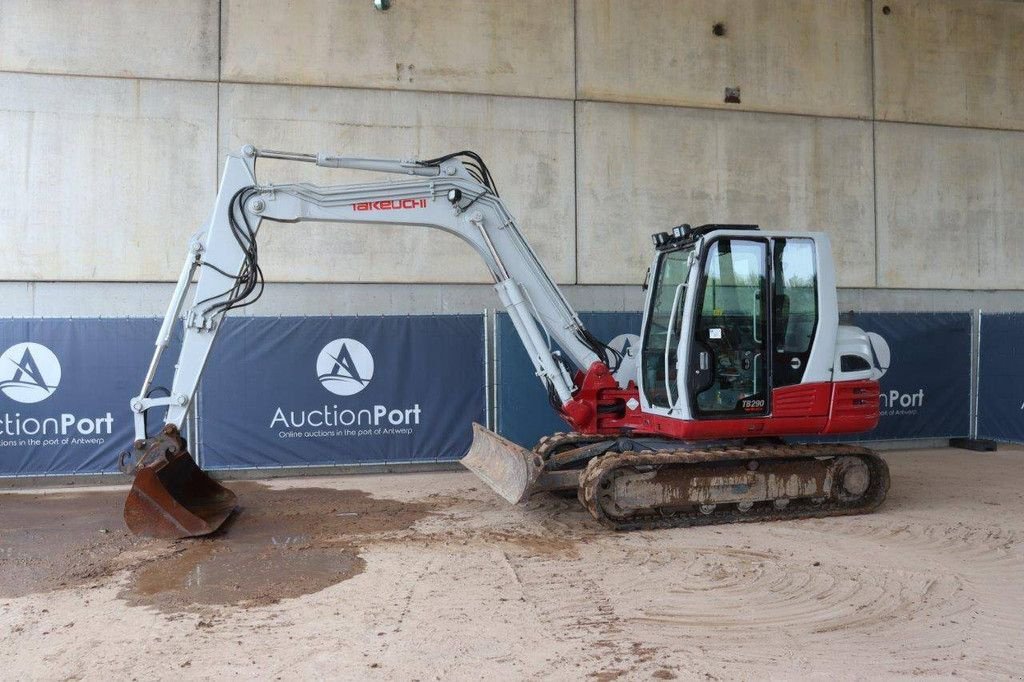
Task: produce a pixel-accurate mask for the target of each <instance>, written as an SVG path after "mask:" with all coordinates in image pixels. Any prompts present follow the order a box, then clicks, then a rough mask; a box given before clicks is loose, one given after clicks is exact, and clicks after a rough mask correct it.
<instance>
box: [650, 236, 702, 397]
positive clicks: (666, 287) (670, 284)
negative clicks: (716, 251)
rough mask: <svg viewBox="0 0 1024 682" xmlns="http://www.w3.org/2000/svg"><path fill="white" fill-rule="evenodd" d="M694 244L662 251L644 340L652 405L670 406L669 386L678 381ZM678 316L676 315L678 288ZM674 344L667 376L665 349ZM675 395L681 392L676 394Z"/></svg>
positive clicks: (655, 276)
mask: <svg viewBox="0 0 1024 682" xmlns="http://www.w3.org/2000/svg"><path fill="white" fill-rule="evenodd" d="M692 254H693V247H690V248H684V249H679V250H677V251H669V252H666V253H664V254H662V255H661V258H660V259H659V261H658V268H657V271H656V272H655V275H654V283H653V285H652V286H653V287H654V289H653V291H652V292H651V303H650V309H649V310H648V312H647V330H646V336H645V338H644V343H643V363H642V365H643V366H642V371H643V378H644V394H645V395H646V396H647V401H648V402H649V403H651V404H652V405H658V406H660V407H670V405H669V391H668V386H669V384H671V385H672V386H673V387H674V386H675V382H676V361H675V360H676V359H675V348H676V347H677V346H678V345H679V337H680V332H681V330H682V324H683V315H682V307H683V302H684V299H685V298H686V280H687V278H688V277H689V275H690V258H691V255H692ZM677 291H678V292H679V302H678V303H677V304H676V306H675V307H676V310H675V317H674V318H673V316H672V312H673V310H672V308H673V304H674V303H675V302H676V292H677ZM670 343H671V344H672V350H671V351H670V353H669V362H668V375H667V376H666V363H665V349H666V347H667V346H668V345H669V344H670ZM674 393H675V391H674V390H673V395H672V397H673V398H677V397H678V396H676V395H674Z"/></svg>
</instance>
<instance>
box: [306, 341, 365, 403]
mask: <svg viewBox="0 0 1024 682" xmlns="http://www.w3.org/2000/svg"><path fill="white" fill-rule="evenodd" d="M316 374H317V379H319V380H320V384H321V385H322V386H323V387H324V388H326V389H327V390H328V391H330V392H331V393H333V394H335V395H355V394H356V393H359V392H360V391H361V390H363V389H364V388H366V386H367V384H369V383H370V379H372V378H373V355H371V354H370V349H368V348H367V347H366V346H364V345H363V344H361V343H360V342H358V341H356V340H355V339H335V340H334V341H331V342H330V343H329V344H327V345H326V346H324V347H323V350H321V351H320V355H319V356H318V357H317V359H316Z"/></svg>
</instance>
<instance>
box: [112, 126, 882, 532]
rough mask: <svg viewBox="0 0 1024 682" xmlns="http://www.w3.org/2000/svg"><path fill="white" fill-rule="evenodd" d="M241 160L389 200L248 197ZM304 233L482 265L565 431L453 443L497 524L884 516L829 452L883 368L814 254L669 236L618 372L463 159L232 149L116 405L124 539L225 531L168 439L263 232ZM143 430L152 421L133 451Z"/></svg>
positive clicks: (658, 243)
mask: <svg viewBox="0 0 1024 682" xmlns="http://www.w3.org/2000/svg"><path fill="white" fill-rule="evenodd" d="M261 158H265V159H280V160H285V161H293V162H297V163H310V164H316V165H317V166H322V167H326V168H347V169H357V170H365V171H371V172H377V173H394V174H399V175H404V176H407V178H404V179H401V180H397V181H396V180H392V181H387V182H370V183H365V184H353V185H340V186H323V187H321V186H315V185H311V184H307V183H297V184H262V183H260V182H259V181H258V180H257V176H256V162H257V160H258V159H261ZM307 220H308V221H324V222H337V223H370V224H386V225H409V226H423V227H430V228H437V229H440V230H444V231H445V232H449V233H451V234H454V235H456V236H458V237H460V238H462V239H463V240H464V241H466V242H467V243H468V244H469V245H470V246H471V247H472V248H473V249H474V250H475V251H476V252H477V253H478V254H479V255H480V257H481V258H482V259H483V261H484V263H485V264H486V265H487V268H488V269H489V270H490V273H491V275H492V276H493V278H494V282H495V284H494V288H495V290H496V291H497V294H498V298H499V299H500V300H501V303H502V305H503V306H504V308H505V310H506V311H507V312H508V315H509V317H510V318H511V321H512V324H513V325H514V327H515V331H516V332H517V333H518V336H519V338H520V340H521V341H522V343H523V346H524V347H525V349H526V351H527V353H528V355H529V357H530V359H531V361H532V362H533V366H534V369H535V371H536V375H537V377H538V379H539V380H540V381H541V383H542V384H543V387H544V388H545V389H546V391H547V394H548V397H549V400H550V403H551V405H552V407H553V408H554V409H555V410H556V411H557V412H558V414H559V415H560V416H561V417H562V418H563V419H564V420H565V422H566V423H567V425H568V427H569V430H568V431H567V432H565V433H557V434H553V435H550V436H547V437H544V438H542V439H541V440H540V442H539V443H537V445H536V446H535V447H534V448H532V449H530V450H527V449H525V448H523V447H520V446H519V445H516V444H514V443H512V442H510V441H508V440H506V439H504V438H502V437H501V436H499V435H497V434H495V433H492V432H491V431H489V430H487V429H486V428H484V427H482V426H480V425H479V424H474V425H473V430H474V437H473V443H472V446H471V448H470V450H469V452H468V453H467V454H466V456H465V457H464V458H463V460H462V463H463V464H464V465H465V466H466V467H467V468H469V469H470V470H472V471H473V472H474V473H476V474H477V475H478V476H479V477H480V478H481V479H482V480H483V481H484V482H486V483H487V484H488V485H489V486H490V487H491V488H492V489H493V490H494V491H495V492H496V493H497V494H498V495H500V496H501V497H503V498H505V499H506V500H508V501H509V502H511V503H518V502H522V501H524V500H526V499H527V498H528V497H529V496H531V495H532V494H534V493H536V492H539V491H564V492H570V491H576V494H577V495H578V498H579V500H580V502H581V503H582V504H583V505H584V506H585V507H586V509H588V510H589V511H590V513H591V514H593V516H594V517H595V518H597V519H598V520H599V521H601V522H602V523H604V524H605V525H607V526H609V527H611V528H615V529H623V530H627V529H638V528H661V527H674V526H691V525H699V524H712V523H726V522H734V521H760V520H770V519H792V518H803V517H822V516H832V515H840V514H856V513H862V512H868V511H871V510H873V509H875V508H876V507H878V505H880V504H881V503H882V501H883V499H884V498H885V495H886V492H887V490H888V487H889V473H888V468H887V467H886V464H885V462H884V460H882V459H881V458H880V457H879V456H878V455H876V454H875V453H874V452H872V451H871V450H868V449H866V448H864V447H860V446H857V445H850V444H843V443H840V442H836V440H837V439H835V438H834V437H835V436H839V435H841V434H851V433H860V432H865V431H868V430H870V429H872V428H874V427H875V425H876V424H877V422H878V418H879V384H878V379H879V377H881V375H882V374H883V372H884V371H885V370H886V369H887V367H888V364H889V348H888V346H887V345H886V343H885V341H884V339H882V338H881V337H879V336H877V335H875V334H868V333H865V332H864V331H863V330H861V329H859V328H856V327H852V326H845V325H840V324H839V315H838V310H837V302H836V283H835V273H834V270H833V264H832V256H831V246H830V243H829V239H828V236H827V235H825V234H823V233H817V232H811V233H799V232H766V231H761V230H760V229H758V227H757V226H754V225H704V226H701V227H690V226H688V225H681V226H679V227H675V228H673V229H671V230H670V231H667V232H658V233H656V234H654V235H653V242H654V244H653V246H654V260H653V263H652V265H651V267H650V270H649V272H648V277H647V282H646V283H645V285H644V286H645V288H646V291H647V296H646V298H647V300H646V305H645V309H644V316H643V327H642V332H641V342H640V344H639V347H638V348H635V349H633V351H632V352H627V353H623V352H621V351H618V350H616V349H613V348H611V347H610V346H609V345H607V344H606V343H604V342H602V341H601V340H599V339H597V338H595V337H594V336H593V335H592V334H591V333H590V332H588V331H587V329H586V328H585V327H584V326H583V324H582V323H581V322H580V318H579V317H578V316H577V314H576V312H575V311H574V310H573V309H572V307H571V306H570V305H569V303H568V302H567V301H566V299H565V297H564V296H563V295H562V293H561V292H560V291H559V289H558V287H557V286H556V285H555V284H554V282H553V281H552V280H551V277H550V276H549V275H548V273H547V272H546V271H545V269H544V267H543V266H542V265H541V263H540V261H539V260H538V259H537V256H536V255H535V254H534V252H533V250H532V249H531V248H530V246H529V245H528V244H527V242H526V240H525V239H524V238H523V236H522V234H521V233H520V232H519V229H518V228H517V226H516V223H515V220H514V219H513V218H512V215H511V214H510V213H509V211H508V209H507V208H506V207H505V204H504V203H503V202H502V200H501V199H500V198H499V195H498V190H497V187H496V186H495V182H494V179H493V178H492V176H491V173H490V171H489V170H488V168H487V166H486V164H485V163H484V162H483V160H482V159H481V158H480V157H479V155H477V154H475V153H473V152H468V151H465V152H457V153H453V154H448V155H445V156H440V157H437V158H434V159H429V160H425V161H417V160H385V159H369V158H355V157H343V156H336V155H331V154H325V153H320V154H302V153H292V152H280V151H270V150H263V149H257V148H255V147H253V146H251V145H247V146H245V147H243V148H242V149H241V150H240V152H238V153H237V154H231V155H229V156H228V158H227V162H226V165H225V167H224V174H223V178H222V180H221V185H220V189H219V192H218V194H217V200H216V205H215V206H214V210H213V214H212V216H211V217H210V219H209V222H208V224H207V225H206V226H205V227H204V228H203V229H202V230H201V231H200V232H199V233H197V235H196V236H194V237H193V239H192V241H191V243H190V245H189V248H188V256H187V258H186V261H185V265H184V267H183V269H182V271H181V276H180V277H179V279H178V282H177V286H176V288H175V290H174V295H173V298H172V300H171V303H170V305H169V307H168V310H167V314H166V316H165V317H164V320H163V324H162V326H161V328H160V331H159V335H158V338H157V340H156V350H155V352H154V355H153V359H152V362H151V363H150V366H149V370H148V372H147V374H146V377H145V379H144V381H143V384H142V390H141V391H140V393H139V395H138V396H137V397H136V398H134V399H133V400H132V401H131V409H132V412H133V413H134V418H135V432H136V438H137V440H136V441H135V443H134V445H133V447H132V448H131V449H130V450H128V451H126V452H124V453H122V454H121V458H120V465H121V468H122V470H124V471H125V472H128V473H134V474H135V480H134V484H133V486H132V490H131V492H130V493H129V496H128V499H127V501H126V503H125V521H126V523H127V525H128V527H129V528H130V529H131V530H132V531H133V532H135V533H137V534H142V535H150V536H160V537H171V538H175V537H188V536H195V535H204V534H208V533H211V532H213V531H215V530H216V529H217V528H218V527H219V526H220V525H221V524H222V523H223V522H224V521H225V519H227V518H228V516H230V514H231V513H232V512H233V511H234V510H235V508H236V505H237V499H236V496H235V494H234V493H233V492H231V491H230V490H229V489H227V488H225V487H224V486H222V485H220V484H219V483H218V482H216V481H214V480H213V479H212V478H211V477H210V476H208V475H207V474H206V473H205V472H203V471H202V470H201V469H200V468H199V467H198V466H197V464H196V463H195V461H194V460H193V458H192V457H191V455H190V454H189V452H188V448H187V443H186V442H185V439H184V438H183V436H182V433H181V428H182V425H183V422H184V421H185V419H186V415H187V414H188V413H189V409H190V406H191V405H192V401H193V399H194V396H195V394H196V389H197V387H198V385H199V380H200V377H201V375H202V373H203V368H204V366H205V365H206V362H207V360H208V358H209V357H210V352H211V350H212V349H213V345H214V340H215V339H216V337H217V332H218V331H219V329H220V328H221V325H222V323H223V320H224V316H225V315H227V314H228V313H229V312H230V311H232V310H234V309H236V308H239V307H241V306H244V305H248V304H250V303H252V302H253V301H254V300H255V298H257V297H258V296H259V294H260V293H261V292H262V289H263V276H262V272H261V270H260V264H259V256H258V249H257V233H258V231H259V230H260V227H261V225H262V224H263V223H265V222H289V223H290V222H296V221H307ZM633 229H635V228H633ZM197 273H198V277H196V276H197ZM193 279H195V280H196V281H195V283H194V289H195V293H194V295H193V298H192V302H191V305H189V306H188V307H186V306H185V301H186V297H187V295H188V292H189V290H190V289H192V288H193ZM179 319H181V321H182V323H183V325H184V333H183V339H182V343H181V348H180V351H179V356H178V359H177V365H176V370H175V374H174V380H173V384H172V386H171V387H170V389H169V391H163V392H162V393H169V394H168V395H157V394H156V393H157V392H156V391H155V390H153V387H152V385H153V381H154V377H155V375H156V372H157V369H158V367H159V365H160V361H161V356H162V354H163V352H164V350H165V349H166V348H167V347H168V344H169V342H170V340H171V338H172V335H173V332H174V328H175V325H176V324H177V322H178V320H179ZM154 408H165V409H166V414H165V415H164V419H163V424H162V426H161V428H160V429H159V430H156V431H155V432H154V433H150V431H149V428H148V424H147V414H148V413H149V411H150V410H152V409H154ZM824 437H829V438H824ZM823 439H824V440H827V441H828V442H824V443H814V442H813V441H815V440H823ZM794 441H797V442H794Z"/></svg>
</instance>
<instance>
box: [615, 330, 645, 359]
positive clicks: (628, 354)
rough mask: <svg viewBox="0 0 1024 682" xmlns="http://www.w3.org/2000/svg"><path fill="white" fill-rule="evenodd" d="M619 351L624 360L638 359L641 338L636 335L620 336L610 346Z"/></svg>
mask: <svg viewBox="0 0 1024 682" xmlns="http://www.w3.org/2000/svg"><path fill="white" fill-rule="evenodd" d="M608 345H609V346H611V347H612V348H614V349H615V350H617V351H619V353H621V354H622V357H624V358H632V357H636V353H637V350H639V348H640V337H639V336H637V335H636V334H619V335H618V336H616V337H615V338H614V339H612V340H611V342H610V343H609V344H608Z"/></svg>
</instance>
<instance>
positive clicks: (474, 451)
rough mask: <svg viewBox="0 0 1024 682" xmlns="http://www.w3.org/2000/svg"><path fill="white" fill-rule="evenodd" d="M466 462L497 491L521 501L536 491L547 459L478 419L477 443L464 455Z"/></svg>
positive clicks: (506, 496)
mask: <svg viewBox="0 0 1024 682" xmlns="http://www.w3.org/2000/svg"><path fill="white" fill-rule="evenodd" d="M462 466H464V467H466V468H467V469H469V470H470V471H472V472H473V473H474V474H476V475H477V477H479V478H480V480H481V481H483V482H484V483H486V484H487V485H488V486H490V487H491V489H492V490H494V492H496V493H498V494H499V495H501V496H502V497H504V498H505V499H506V500H508V501H509V502H511V503H512V504H517V503H519V502H522V501H524V500H525V499H526V498H528V497H529V496H530V494H531V493H532V492H533V490H534V487H535V484H536V482H537V479H538V478H539V477H540V474H541V472H542V470H543V468H544V462H543V460H542V459H541V458H540V456H539V455H538V454H536V453H535V452H532V451H530V450H527V449H526V448H524V447H520V446H519V445H516V444H515V443H513V442H512V441H510V440H507V439H505V438H502V437H501V436H499V435H498V434H496V433H494V432H493V431H491V430H489V429H487V428H485V427H483V426H480V425H479V424H475V423H474V424H473V445H471V446H470V448H469V452H468V453H466V456H465V457H463V458H462Z"/></svg>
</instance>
